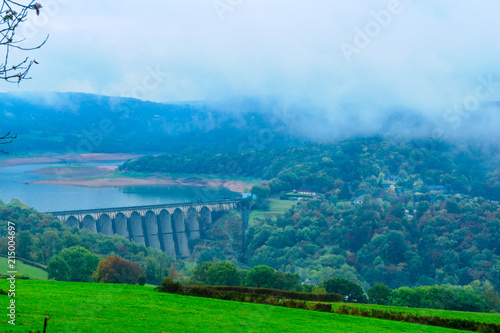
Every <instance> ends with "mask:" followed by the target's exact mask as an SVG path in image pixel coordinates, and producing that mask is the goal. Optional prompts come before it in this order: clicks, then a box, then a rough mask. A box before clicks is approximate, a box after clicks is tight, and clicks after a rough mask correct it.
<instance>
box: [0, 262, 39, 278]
mask: <svg viewBox="0 0 500 333" xmlns="http://www.w3.org/2000/svg"><path fill="white" fill-rule="evenodd" d="M7 260H8V259H7V258H3V257H0V274H3V275H6V274H7V271H9V269H8V266H7V263H8V262H7ZM16 271H17V272H18V273H21V274H23V275H27V276H29V277H30V278H32V279H37V280H47V278H48V277H47V272H46V271H44V270H43V269H40V268H37V267H34V266H30V265H25V264H23V263H22V262H21V261H19V260H16Z"/></svg>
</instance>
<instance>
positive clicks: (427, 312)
mask: <svg viewBox="0 0 500 333" xmlns="http://www.w3.org/2000/svg"><path fill="white" fill-rule="evenodd" d="M340 305H341V304H333V308H334V309H335V308H338V307H339V306H340ZM346 305H348V306H352V307H358V308H360V309H381V310H387V311H396V312H405V313H411V314H418V315H423V316H436V317H441V318H459V319H468V320H475V321H479V322H483V323H493V324H500V313H479V312H461V311H445V310H431V309H415V308H402V307H396V306H382V305H371V304H346Z"/></svg>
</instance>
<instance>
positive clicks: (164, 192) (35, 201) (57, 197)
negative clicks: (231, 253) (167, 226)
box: [0, 162, 241, 212]
mask: <svg viewBox="0 0 500 333" xmlns="http://www.w3.org/2000/svg"><path fill="white" fill-rule="evenodd" d="M85 164H86V165H117V163H116V162H112V163H102V162H99V163H98V164H93V163H85ZM52 165H53V164H32V165H20V166H15V167H8V168H2V167H0V199H1V200H2V201H4V202H6V203H7V202H9V201H10V200H11V199H13V198H17V199H19V200H21V201H22V202H24V203H25V204H27V205H28V206H30V207H34V208H36V209H37V210H39V211H41V212H50V211H60V210H77V209H94V208H111V207H126V206H141V205H158V204H165V203H177V202H196V201H210V200H220V199H224V198H239V197H241V195H240V194H238V193H235V192H231V191H229V190H226V189H218V188H200V187H172V186H170V187H166V186H124V187H102V188H88V187H81V186H60V185H45V184H29V181H31V180H37V179H48V178H53V176H46V175H39V174H34V173H30V171H34V170H37V169H40V168H44V167H48V166H52Z"/></svg>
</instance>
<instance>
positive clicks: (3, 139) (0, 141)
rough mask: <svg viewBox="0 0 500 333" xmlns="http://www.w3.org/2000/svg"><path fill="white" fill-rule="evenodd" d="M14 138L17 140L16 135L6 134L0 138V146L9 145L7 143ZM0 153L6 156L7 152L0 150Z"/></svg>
mask: <svg viewBox="0 0 500 333" xmlns="http://www.w3.org/2000/svg"><path fill="white" fill-rule="evenodd" d="M15 138H17V134H16V135H10V132H8V133H7V134H5V135H4V136H0V145H6V144H9V143H12V141H13V140H14V139H15ZM0 152H1V153H3V154H8V152H6V151H3V150H1V149H0Z"/></svg>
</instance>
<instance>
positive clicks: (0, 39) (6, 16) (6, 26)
mask: <svg viewBox="0 0 500 333" xmlns="http://www.w3.org/2000/svg"><path fill="white" fill-rule="evenodd" d="M41 8H42V5H41V4H39V3H38V2H35V1H31V2H30V3H29V4H27V5H25V4H22V3H20V2H16V1H12V0H2V3H1V5H0V49H1V48H2V47H5V56H4V57H3V58H4V61H3V63H2V64H0V79H3V80H5V81H7V82H11V83H17V84H19V83H20V82H21V81H22V80H29V79H30V77H28V72H29V71H30V69H31V66H33V64H38V62H37V61H36V60H31V59H30V58H29V57H26V58H24V59H21V60H19V61H14V64H12V63H11V62H9V60H10V59H9V57H10V51H11V48H12V49H17V50H20V51H31V50H36V49H39V48H41V47H42V46H43V45H44V44H45V42H47V39H48V38H49V36H47V37H46V38H45V40H44V41H43V42H42V43H40V44H39V45H36V46H25V45H23V44H24V42H25V39H24V38H17V36H16V32H17V29H18V28H19V27H20V26H21V25H22V24H23V23H24V22H26V20H27V18H28V14H29V13H30V11H34V12H35V13H36V15H40V9H41ZM0 57H1V56H0ZM15 138H17V134H16V135H11V134H10V131H9V132H8V133H7V134H5V135H4V136H0V145H6V144H9V143H12V141H13V140H14V139H15ZM0 153H3V154H8V153H7V152H6V151H3V150H1V149H0Z"/></svg>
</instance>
